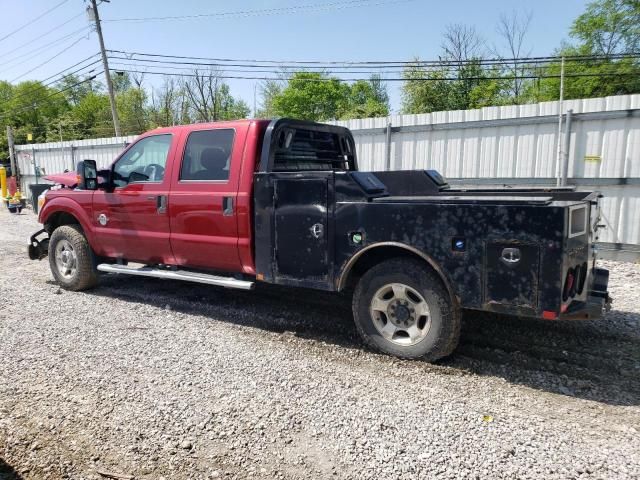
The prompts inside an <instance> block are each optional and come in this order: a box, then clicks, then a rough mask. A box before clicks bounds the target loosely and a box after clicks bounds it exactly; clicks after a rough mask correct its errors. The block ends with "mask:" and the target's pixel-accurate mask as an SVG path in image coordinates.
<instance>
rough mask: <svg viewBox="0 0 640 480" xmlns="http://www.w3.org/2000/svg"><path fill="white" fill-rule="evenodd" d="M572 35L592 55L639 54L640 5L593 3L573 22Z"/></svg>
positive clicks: (620, 0)
mask: <svg viewBox="0 0 640 480" xmlns="http://www.w3.org/2000/svg"><path fill="white" fill-rule="evenodd" d="M570 34H571V36H572V37H573V38H575V39H577V40H578V42H579V45H580V46H583V47H585V49H586V50H587V51H588V52H589V53H592V54H597V55H612V54H615V53H631V52H637V51H638V47H639V46H640V2H639V1H638V0H596V1H593V2H591V3H589V4H588V5H587V9H586V11H585V12H584V13H583V14H582V15H580V16H579V17H578V18H577V19H576V20H575V21H574V22H573V25H572V26H571V32H570Z"/></svg>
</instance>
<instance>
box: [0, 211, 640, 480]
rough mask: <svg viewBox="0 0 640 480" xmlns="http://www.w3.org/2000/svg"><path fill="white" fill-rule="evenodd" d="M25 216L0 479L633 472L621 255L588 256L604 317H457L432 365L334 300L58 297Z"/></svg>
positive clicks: (113, 293) (634, 386)
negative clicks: (455, 339) (366, 339)
mask: <svg viewBox="0 0 640 480" xmlns="http://www.w3.org/2000/svg"><path fill="white" fill-rule="evenodd" d="M37 228H38V226H37V224H36V221H35V216H34V215H32V214H31V213H26V214H23V215H20V216H11V215H9V214H8V213H5V212H4V211H3V212H2V213H0V285H1V292H0V478H2V477H3V475H4V477H5V478H14V477H17V478H25V479H30V478H34V479H35V478H37V479H40V478H74V479H80V478H82V479H85V478H87V479H91V478H104V477H102V476H101V475H100V474H99V473H98V472H113V473H117V474H120V475H123V477H121V478H133V477H135V478H137V479H159V478H165V479H169V478H171V479H173V478H177V479H197V478H242V479H244V478H248V477H254V478H353V479H365V478H371V479H394V478H398V479H409V478H411V479H414V478H434V477H438V478H562V479H565V478H630V479H631V478H635V479H637V478H640V380H639V376H640V296H639V295H638V292H639V288H640V266H639V265H633V264H629V263H613V262H602V263H604V265H605V266H606V267H608V268H610V269H611V271H612V272H611V292H612V294H613V296H614V297H615V304H614V306H615V310H613V311H612V312H610V313H609V314H608V315H607V316H606V318H605V319H604V320H601V321H593V322H543V321H530V320H522V319H507V318H500V317H493V316H483V317H481V318H480V317H478V316H477V315H473V314H466V315H465V320H464V326H463V332H462V340H461V345H460V347H459V348H458V350H457V351H456V352H455V354H454V355H453V356H452V357H451V358H449V359H447V360H445V361H443V362H440V363H439V364H437V365H430V364H427V363H424V362H421V361H400V360H397V359H394V358H391V357H387V356H384V355H378V354H375V353H372V352H370V351H367V350H365V349H364V348H363V347H362V344H361V343H360V341H359V339H358V337H357V335H356V332H355V328H354V326H353V324H352V319H351V316H350V311H349V305H348V302H346V301H344V300H343V299H340V298H337V297H334V296H329V295H324V294H318V293H312V292H308V291H302V290H284V291H283V290H280V289H276V288H273V287H270V288H266V287H264V286H262V287H261V288H259V289H258V290H257V291H255V292H239V291H231V290H224V289H218V288H213V287H207V286H204V285H196V284H183V283H176V282H169V281H160V280H154V279H143V278H133V277H119V276H108V277H105V278H104V281H103V282H102V286H100V287H99V288H97V289H95V290H93V291H91V292H85V293H71V292H66V291H62V290H60V289H59V288H58V287H57V286H56V285H55V284H54V283H53V282H52V277H51V274H50V272H49V269H48V263H47V262H46V261H42V262H30V261H29V260H27V259H26V256H25V250H26V245H25V244H26V238H27V237H28V235H29V234H30V233H32V232H33V231H34V230H35V229H37ZM292 296H295V300H293V298H292ZM3 472H4V473H3ZM128 476H131V477H128Z"/></svg>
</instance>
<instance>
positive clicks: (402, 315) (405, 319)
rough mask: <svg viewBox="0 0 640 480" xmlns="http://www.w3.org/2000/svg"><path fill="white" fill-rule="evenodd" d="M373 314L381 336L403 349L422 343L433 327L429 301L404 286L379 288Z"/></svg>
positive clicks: (372, 316) (372, 304)
mask: <svg viewBox="0 0 640 480" xmlns="http://www.w3.org/2000/svg"><path fill="white" fill-rule="evenodd" d="M370 313H371V318H372V319H373V324H374V326H375V327H376V330H378V332H380V335H382V336H383V337H384V338H385V339H386V340H389V341H390V342H392V343H395V344H396V345H401V346H403V347H410V346H412V345H416V344H417V343H420V342H421V341H422V340H423V339H424V337H426V336H427V333H429V328H430V327H431V312H430V311H429V305H428V304H427V301H426V300H425V299H424V297H423V296H422V295H421V294H420V293H418V292H417V291H416V290H415V289H414V288H411V287H409V286H408V285H404V284H402V283H389V284H387V285H385V286H383V287H382V288H380V289H378V291H377V292H376V293H375V294H374V295H373V298H372V299H371V307H370Z"/></svg>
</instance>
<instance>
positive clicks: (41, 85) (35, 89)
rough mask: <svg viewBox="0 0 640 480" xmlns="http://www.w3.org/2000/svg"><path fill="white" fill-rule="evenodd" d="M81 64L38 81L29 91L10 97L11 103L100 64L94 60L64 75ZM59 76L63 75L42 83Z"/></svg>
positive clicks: (91, 71) (86, 72)
mask: <svg viewBox="0 0 640 480" xmlns="http://www.w3.org/2000/svg"><path fill="white" fill-rule="evenodd" d="M96 55H97V54H94V55H92V56H91V57H88V58H87V59H89V58H92V57H95V56H96ZM87 59H85V60H83V61H82V62H84V61H86V60H87ZM82 62H78V63H76V64H75V65H72V66H71V67H69V68H67V69H65V70H62V71H61V72H58V73H56V74H55V75H51V76H50V77H47V78H45V79H44V80H40V81H39V83H38V84H37V85H33V87H32V88H30V89H29V90H27V91H25V92H23V93H21V94H20V95H17V96H15V97H11V100H12V101H13V100H19V99H21V98H23V97H26V96H29V95H32V94H33V93H35V92H36V91H37V90H38V89H39V88H41V87H44V88H46V87H50V86H51V85H54V84H56V83H58V82H61V81H62V80H64V79H65V77H68V76H70V75H75V74H76V73H79V72H80V71H82V70H85V69H87V68H89V67H92V66H94V65H95V64H96V63H99V62H100V60H96V61H94V62H92V63H90V64H88V65H84V66H82V67H80V68H78V69H77V70H74V71H73V72H68V73H66V72H67V70H70V69H72V68H73V67H75V66H76V65H79V64H80V63H82ZM95 71H96V70H95V68H92V69H91V70H88V71H84V72H82V73H83V74H84V75H86V74H90V73H93V72H95ZM61 74H64V75H62V76H61V77H60V78H56V79H55V80H53V81H51V82H49V83H44V82H45V81H47V80H49V79H51V78H53V77H57V76H58V75H61Z"/></svg>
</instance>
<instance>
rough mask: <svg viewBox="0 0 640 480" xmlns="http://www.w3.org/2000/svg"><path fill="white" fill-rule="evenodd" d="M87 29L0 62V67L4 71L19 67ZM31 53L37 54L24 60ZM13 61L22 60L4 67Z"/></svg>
mask: <svg viewBox="0 0 640 480" xmlns="http://www.w3.org/2000/svg"><path fill="white" fill-rule="evenodd" d="M88 29H89V27H83V28H81V29H79V30H76V31H74V32H71V33H68V34H67V35H64V36H63V37H59V38H57V39H55V40H51V41H50V42H48V43H47V44H46V45H41V46H39V47H38V48H34V49H33V50H29V51H28V52H25V53H23V54H21V55H18V56H17V57H13V58H11V59H10V60H5V61H4V62H2V63H1V64H0V65H4V69H6V70H10V69H12V68H15V67H17V66H20V65H22V64H24V63H26V62H28V61H29V60H31V59H33V58H36V57H37V56H39V55H40V54H42V53H44V52H47V51H49V50H51V49H52V48H53V47H55V46H56V45H58V44H60V43H62V42H63V41H65V40H67V39H68V38H70V37H73V36H74V35H76V34H77V33H79V32H82V31H86V30H88ZM33 52H37V53H36V54H35V55H32V56H30V57H27V58H25V55H29V54H30V53H33ZM15 60H22V61H21V62H18V63H15V64H14V65H12V66H10V67H7V66H6V65H8V64H10V63H13V62H14V61H15Z"/></svg>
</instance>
